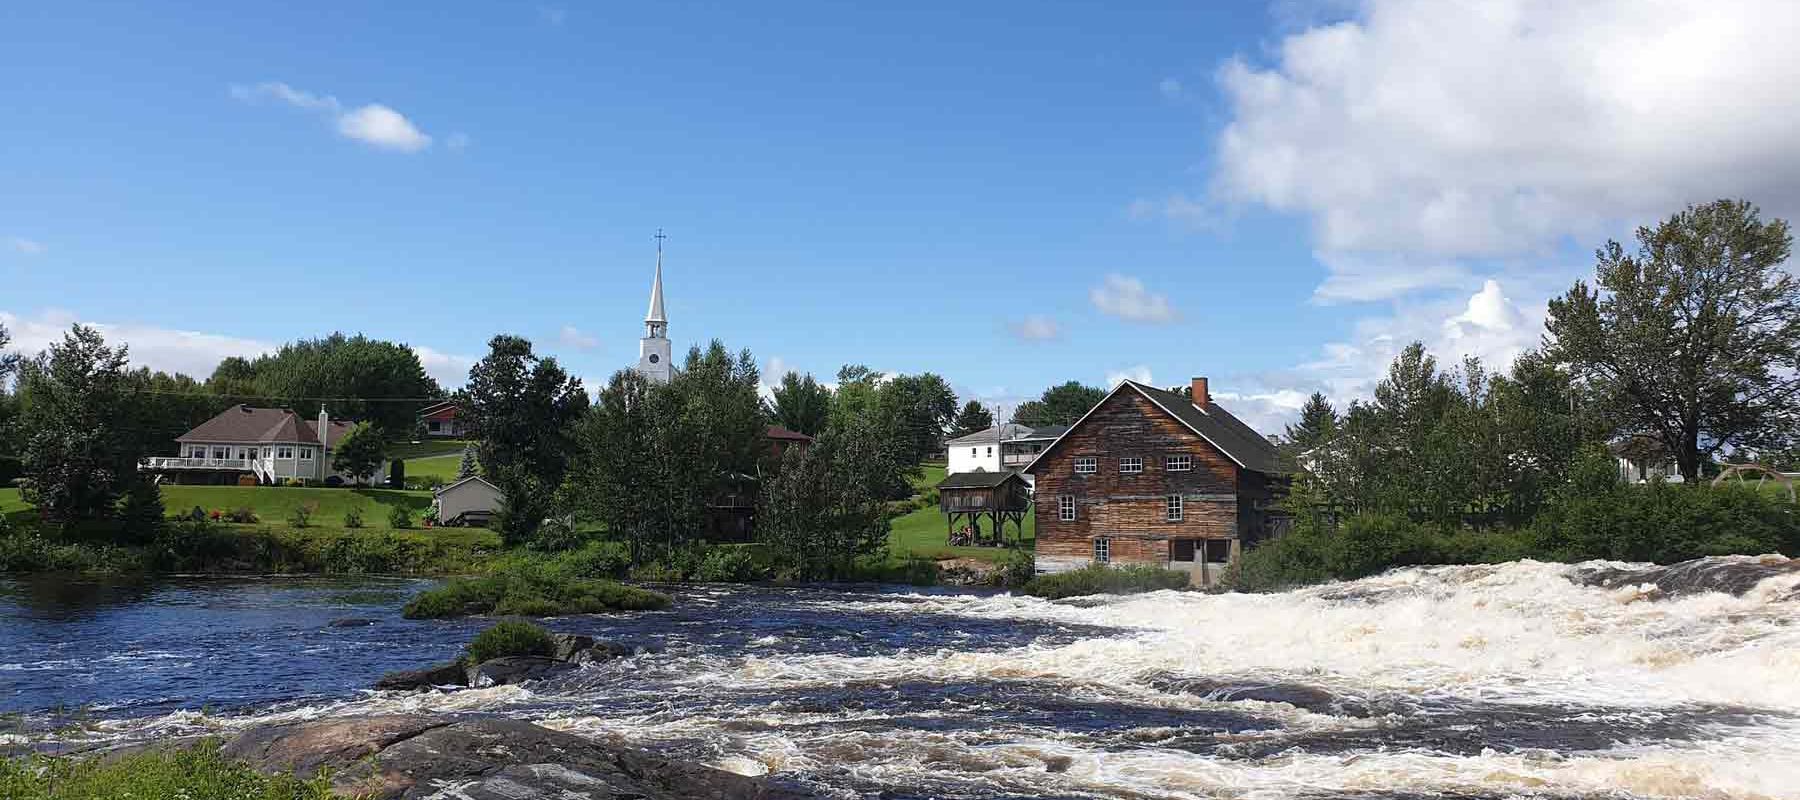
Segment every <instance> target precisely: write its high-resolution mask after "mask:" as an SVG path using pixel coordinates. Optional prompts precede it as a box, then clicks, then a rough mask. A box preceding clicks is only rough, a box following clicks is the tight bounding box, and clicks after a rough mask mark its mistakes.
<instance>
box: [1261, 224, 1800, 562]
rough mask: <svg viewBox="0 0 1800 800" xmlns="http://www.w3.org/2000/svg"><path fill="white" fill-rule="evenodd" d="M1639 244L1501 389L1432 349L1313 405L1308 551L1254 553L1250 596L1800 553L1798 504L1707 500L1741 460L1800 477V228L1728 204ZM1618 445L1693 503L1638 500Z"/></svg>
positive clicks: (1297, 465)
mask: <svg viewBox="0 0 1800 800" xmlns="http://www.w3.org/2000/svg"><path fill="white" fill-rule="evenodd" d="M1636 239H1637V246H1636V248H1635V249H1633V250H1630V251H1627V249H1626V248H1625V247H1624V246H1623V245H1621V244H1619V243H1618V242H1608V243H1607V244H1606V245H1605V246H1604V247H1602V248H1600V249H1599V250H1598V251H1597V252H1596V267H1595V275H1594V280H1593V282H1592V283H1591V284H1590V283H1589V282H1587V281H1580V282H1577V283H1576V284H1574V285H1573V286H1572V287H1571V288H1570V289H1569V290H1568V291H1567V292H1566V293H1565V294H1563V295H1562V296H1561V297H1558V298H1555V299H1553V300H1551V301H1550V304H1549V309H1548V316H1547V320H1546V328H1545V333H1544V336H1543V340H1542V342H1541V343H1540V345H1539V346H1538V347H1537V348H1534V349H1532V350H1530V351H1527V352H1526V353H1524V354H1523V355H1521V356H1520V357H1518V358H1517V359H1516V360H1515V361H1514V362H1513V363H1512V364H1511V365H1510V366H1509V367H1508V368H1507V369H1506V370H1505V371H1503V372H1494V371H1491V370H1490V369H1489V367H1488V365H1486V364H1483V363H1482V362H1481V361H1480V360H1478V359H1474V358H1468V359H1464V360H1463V361H1462V362H1461V363H1460V364H1458V365H1455V366H1454V367H1451V368H1448V369H1446V368H1443V367H1442V366H1440V364H1439V363H1438V361H1437V359H1436V358H1435V357H1434V356H1433V355H1432V354H1431V353H1429V352H1428V351H1427V350H1426V348H1425V347H1424V346H1423V345H1422V344H1420V343H1417V342H1414V343H1413V344H1411V345H1409V346H1407V347H1406V348H1404V349H1403V350H1402V351H1401V352H1400V354H1399V355H1398V356H1397V357H1396V358H1395V359H1394V360H1393V362H1392V364H1391V365H1390V366H1389V367H1388V371H1387V374H1386V375H1385V377H1384V378H1383V379H1382V380H1381V381H1380V382H1379V383H1378V384H1377V385H1376V387H1375V390H1374V393H1373V397H1372V398H1370V399H1368V400H1360V399H1359V400H1353V401H1351V402H1350V403H1349V404H1348V405H1347V406H1345V407H1343V408H1341V409H1340V408H1338V407H1335V406H1334V405H1333V404H1332V403H1331V402H1330V400H1329V399H1328V398H1326V397H1325V396H1324V395H1322V394H1314V395H1313V396H1312V397H1311V398H1309V400H1308V401H1307V402H1306V404H1305V406H1304V407H1303V409H1302V410H1301V413H1300V419H1299V420H1298V421H1297V422H1296V423H1294V424H1292V425H1289V426H1288V427H1287V429H1286V430H1285V431H1284V433H1283V435H1282V436H1280V437H1279V440H1280V450H1281V452H1282V454H1283V457H1284V459H1285V460H1286V462H1287V463H1288V464H1289V465H1290V466H1291V467H1292V469H1293V471H1294V473H1295V480H1294V482H1293V486H1292V489H1291V491H1290V494H1289V496H1288V498H1287V499H1286V500H1285V502H1284V505H1285V506H1286V507H1287V508H1288V509H1289V510H1290V512H1292V513H1293V514H1294V517H1295V523H1296V532H1297V533H1298V535H1297V536H1294V537H1292V540H1291V541H1283V542H1276V543H1274V545H1273V546H1269V547H1264V548H1258V551H1262V552H1257V551H1252V553H1251V556H1250V557H1248V558H1247V559H1246V563H1245V569H1246V570H1247V571H1248V572H1249V573H1251V578H1250V580H1251V582H1252V583H1253V584H1256V583H1260V584H1261V585H1279V584H1281V583H1283V582H1284V581H1289V582H1291V581H1305V580H1316V579H1320V578H1324V577H1356V576H1357V575H1360V574H1367V573H1368V572H1370V571H1374V570H1376V569H1379V568H1381V567H1384V566H1390V565H1393V564H1396V563H1444V562H1456V561H1467V560H1504V559H1508V558H1519V557H1527V556H1529V557H1537V558H1558V559H1582V558H1625V559H1641V560H1658V561H1667V560H1675V559H1680V558H1691V557H1695V556H1698V555H1706V554H1709V553H1725V552H1752V551H1753V552H1767V551H1771V550H1781V551H1784V552H1794V551H1796V550H1797V549H1800V513H1796V511H1795V509H1794V507H1793V506H1792V504H1790V503H1786V502H1784V501H1785V498H1774V497H1773V496H1772V495H1767V494H1764V495H1758V494H1756V493H1754V492H1745V493H1743V496H1741V497H1740V496H1733V495H1729V494H1727V495H1720V496H1716V495H1719V493H1716V492H1708V491H1707V490H1705V489H1703V488H1701V484H1703V482H1704V481H1705V480H1706V479H1707V478H1708V477H1709V475H1711V474H1715V473H1716V471H1717V470H1718V469H1719V467H1720V465H1722V464H1723V463H1725V462H1752V463H1759V464H1762V465H1765V466H1769V467H1773V468H1775V469H1778V470H1780V469H1785V470H1800V448H1797V445H1800V280H1796V278H1795V277H1794V275H1793V274H1792V273H1790V272H1788V271H1787V270H1786V269H1785V268H1784V265H1785V263H1786V262H1787V260H1788V257H1789V255H1790V251H1791V247H1792V236H1791V234H1790V232H1789V228H1788V224H1787V222H1785V221H1783V220H1780V219H1772V220H1768V221H1764V220H1763V219H1762V218H1761V216H1760V214H1759V212H1758V210H1757V209H1756V208H1755V207H1754V206H1752V205H1750V204H1748V203H1744V202H1741V201H1735V200H1722V201H1718V202H1715V203H1710V204H1707V205H1702V206H1693V207H1690V208H1688V209H1685V210H1683V211H1682V212H1680V213H1677V214H1675V215H1673V216H1671V217H1669V218H1668V219H1666V220H1664V221H1663V222H1662V223H1660V224H1658V225H1657V226H1655V227H1643V228H1640V229H1638V231H1637V236H1636ZM1627 442H1629V443H1631V444H1632V445H1633V446H1632V447H1630V448H1622V447H1621V446H1622V445H1624V444H1625V443H1627ZM1615 449H1623V450H1627V451H1630V452H1631V453H1632V454H1633V455H1636V456H1638V457H1645V456H1648V457H1651V458H1665V457H1666V458H1667V459H1668V460H1670V461H1672V462H1673V463H1674V464H1675V465H1676V466H1677V471H1678V473H1679V475H1680V477H1681V479H1682V481H1683V482H1684V483H1686V484H1688V485H1689V486H1690V487H1693V488H1691V489H1687V490H1681V489H1678V488H1673V487H1661V486H1657V487H1651V488H1649V489H1645V488H1643V487H1626V486H1623V485H1622V481H1621V475H1620V474H1619V468H1618V465H1617V461H1616V457H1615V452H1614V450H1615Z"/></svg>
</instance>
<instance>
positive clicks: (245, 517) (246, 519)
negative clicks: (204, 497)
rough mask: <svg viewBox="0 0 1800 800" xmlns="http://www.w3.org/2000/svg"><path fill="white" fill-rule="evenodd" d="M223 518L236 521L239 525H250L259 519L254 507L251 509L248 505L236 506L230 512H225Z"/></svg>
mask: <svg viewBox="0 0 1800 800" xmlns="http://www.w3.org/2000/svg"><path fill="white" fill-rule="evenodd" d="M225 519H226V520H228V521H231V522H235V523H238V524H239V525H250V524H253V523H256V522H260V521H261V520H259V519H258V518H257V516H256V511H255V509H252V508H250V507H249V506H239V507H237V508H236V509H235V510H233V511H232V512H231V513H229V514H226V515H225Z"/></svg>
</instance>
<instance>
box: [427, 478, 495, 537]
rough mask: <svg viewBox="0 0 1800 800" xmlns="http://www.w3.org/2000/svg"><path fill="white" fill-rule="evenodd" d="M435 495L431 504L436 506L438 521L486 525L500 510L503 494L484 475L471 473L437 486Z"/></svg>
mask: <svg viewBox="0 0 1800 800" xmlns="http://www.w3.org/2000/svg"><path fill="white" fill-rule="evenodd" d="M435 498H436V499H435V500H433V501H432V503H433V505H434V506H435V507H436V508H437V518H438V524H440V525H458V524H473V525H486V524H487V521H488V519H489V518H491V517H493V516H494V513H495V512H497V511H499V510H500V504H501V502H503V501H504V499H505V495H503V494H501V493H500V487H498V486H495V485H493V484H491V483H488V481H487V479H486V478H483V477H481V476H480V475H470V476H469V477H467V478H463V479H462V480H460V481H457V482H455V483H452V484H449V485H448V486H444V487H442V488H440V489H438V490H437V492H436V494H435Z"/></svg>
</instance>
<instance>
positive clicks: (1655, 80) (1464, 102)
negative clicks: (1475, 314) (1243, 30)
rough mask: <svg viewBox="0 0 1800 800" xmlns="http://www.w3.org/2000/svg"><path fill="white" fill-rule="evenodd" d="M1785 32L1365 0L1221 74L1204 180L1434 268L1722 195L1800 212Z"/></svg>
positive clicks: (1662, 15) (1752, 10)
mask: <svg viewBox="0 0 1800 800" xmlns="http://www.w3.org/2000/svg"><path fill="white" fill-rule="evenodd" d="M1797 34H1800V4H1795V3H1792V2H1789V1H1788V0H1723V1H1722V2H1713V3H1707V4H1705V5H1704V6H1703V7H1697V6H1695V5H1693V4H1689V3H1675V2H1650V3H1646V2H1640V0H1597V1H1596V2H1582V3H1558V2H1540V1H1534V0H1510V1H1503V2H1476V1H1475V0H1464V1H1462V2H1450V1H1449V0H1363V2H1361V3H1359V4H1358V7H1357V8H1356V9H1354V10H1353V13H1352V14H1351V16H1350V18H1349V19H1348V20H1346V21H1342V22H1335V23H1322V24H1316V25H1314V26H1313V27H1310V28H1307V29H1305V30H1302V31H1299V32H1297V33H1294V34H1292V35H1290V36H1287V37H1286V38H1284V39H1283V40H1282V41H1281V43H1280V45H1279V47H1278V48H1277V49H1276V57H1275V60H1274V63H1273V64H1271V65H1269V66H1267V67H1258V66H1253V65H1251V64H1249V63H1247V62H1245V61H1242V60H1233V61H1230V62H1228V63H1227V64H1225V65H1224V66H1223V67H1222V68H1221V70H1220V72H1219V82H1220V84H1221V86H1222V88H1223V90H1224V92H1225V94H1226V96H1227V98H1228V101H1229V103H1230V106H1231V109H1232V119H1231V121H1230V123H1229V124H1228V125H1227V126H1226V127H1225V128H1224V130H1223V132H1222V133H1221V134H1220V136H1219V139H1218V163H1219V171H1218V173H1217V175H1216V182H1215V184H1214V189H1215V191H1216V192H1217V193H1218V195H1219V196H1220V197H1221V198H1223V199H1225V200H1227V201H1234V202H1253V203H1260V204H1263V205H1267V206H1269V207H1271V208H1275V209H1278V210H1283V211H1291V212H1295V213H1299V214H1302V215H1304V216H1305V217H1307V218H1308V219H1309V220H1310V221H1311V222H1312V226H1313V230H1314V233H1315V236H1316V239H1317V244H1318V246H1319V248H1320V249H1322V250H1324V251H1326V252H1332V253H1377V254H1392V253H1405V254H1411V255H1414V256H1417V257H1424V258H1431V257H1436V258H1466V257H1495V256H1508V255H1515V254H1528V253H1535V252H1542V251H1544V250H1546V249H1548V248H1551V247H1554V246H1557V245H1558V244H1560V243H1562V242H1563V241H1565V240H1566V237H1571V236H1572V237H1576V238H1577V239H1578V240H1581V241H1583V242H1584V243H1585V242H1586V241H1587V240H1589V239H1591V238H1593V237H1595V236H1597V235H1603V234H1604V233H1606V232H1610V231H1611V230H1612V228H1613V227H1614V226H1616V225H1617V224H1618V223H1619V222H1620V221H1628V222H1631V223H1639V222H1648V221H1651V220H1653V219H1656V218H1660V217H1662V216H1666V215H1667V214H1669V213H1670V212H1673V211H1675V210H1677V209H1679V208H1680V207H1681V206H1683V205H1685V204H1687V203H1690V202H1703V201H1707V200H1712V199H1714V198H1717V197H1722V196H1727V197H1739V196H1742V197H1746V198H1749V199H1752V200H1754V201H1757V202H1760V203H1762V204H1764V205H1765V206H1768V207H1770V208H1771V209H1773V210H1778V211H1786V210H1793V209H1796V208H1800V139H1796V138H1795V137H1793V136H1791V135H1790V133H1791V132H1792V131H1793V130H1795V129H1796V128H1797V127H1800V103H1794V102H1792V99H1791V97H1789V95H1790V94H1791V92H1790V91H1789V88H1788V87H1790V86H1792V85H1793V84H1794V83H1795V82H1796V80H1800V50H1796V49H1795V48H1793V47H1792V42H1793V40H1794V38H1795V36H1796V35H1797ZM1594 244H1598V242H1594ZM1411 268H1412V267H1411V265H1409V264H1397V265H1395V266H1394V267H1393V269H1394V271H1404V270H1410V269H1411ZM1402 291H1403V290H1402Z"/></svg>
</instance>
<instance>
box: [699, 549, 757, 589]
mask: <svg viewBox="0 0 1800 800" xmlns="http://www.w3.org/2000/svg"><path fill="white" fill-rule="evenodd" d="M761 573H762V570H760V569H758V568H757V566H756V559H755V558H753V557H752V556H751V555H750V551H749V550H747V549H745V548H742V547H714V548H712V549H711V550H709V551H707V553H706V557H705V558H704V559H702V560H701V561H700V567H699V569H697V570H695V571H694V580H697V581H703V582H707V583H748V582H750V581H754V580H757V579H758V578H760V577H762V574H761Z"/></svg>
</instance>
